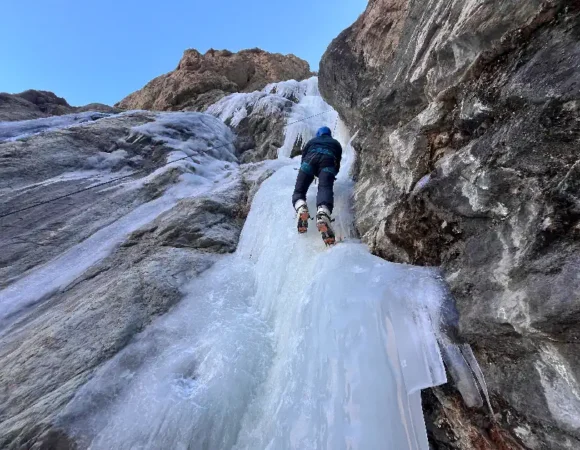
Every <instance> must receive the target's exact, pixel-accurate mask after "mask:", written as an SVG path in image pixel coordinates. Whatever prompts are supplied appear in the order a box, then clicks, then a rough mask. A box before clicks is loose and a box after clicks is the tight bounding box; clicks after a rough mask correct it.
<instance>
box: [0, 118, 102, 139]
mask: <svg viewBox="0 0 580 450" xmlns="http://www.w3.org/2000/svg"><path fill="white" fill-rule="evenodd" d="M109 116H111V114H107V113H100V112H82V113H78V114H66V115H64V116H55V117H46V118H43V119H34V120H21V121H17V122H0V142H3V141H15V140H17V139H24V138H26V137H28V136H32V135H34V134H38V133H42V132H44V131H51V130H56V129H59V128H67V127H70V126H74V125H79V124H82V123H86V122H92V121H94V120H98V119H102V118H104V117H109Z"/></svg>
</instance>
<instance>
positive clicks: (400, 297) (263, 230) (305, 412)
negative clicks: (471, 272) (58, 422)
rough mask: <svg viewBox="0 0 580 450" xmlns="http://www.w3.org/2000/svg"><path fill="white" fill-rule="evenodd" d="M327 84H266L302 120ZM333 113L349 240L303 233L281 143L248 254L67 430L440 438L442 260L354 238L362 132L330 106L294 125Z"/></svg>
mask: <svg viewBox="0 0 580 450" xmlns="http://www.w3.org/2000/svg"><path fill="white" fill-rule="evenodd" d="M316 82H317V80H316V79H315V78H314V79H311V80H307V81H304V82H301V83H298V82H287V83H285V84H280V85H279V86H278V87H277V89H274V88H273V87H272V86H270V87H269V88H267V91H265V92H264V94H266V96H271V97H275V96H274V95H272V93H273V92H275V93H276V95H282V96H283V95H284V93H285V92H292V95H293V96H294V98H296V99H297V100H298V102H297V103H296V105H295V107H294V111H293V112H292V114H291V117H289V118H288V123H292V122H293V121H296V120H297V119H299V116H301V117H302V118H304V117H310V116H315V115H317V114H319V113H323V112H324V111H325V110H330V106H329V105H327V104H326V103H325V102H324V101H323V100H322V98H321V97H320V96H319V94H318V90H317V88H316ZM247 95H251V94H247ZM258 97H259V99H261V100H262V99H263V98H265V97H264V95H259V96H258ZM232 99H233V100H232V101H234V100H235V101H236V102H238V104H239V105H240V106H239V107H235V106H233V107H232V105H226V106H229V109H228V110H229V111H230V113H231V115H234V114H238V115H240V114H241V115H243V111H241V109H240V108H243V107H244V104H245V103H246V101H247V100H248V99H247V98H246V99H244V98H240V95H239V94H238V95H236V96H235V97H232ZM226 101H227V99H226ZM248 101H249V100H248ZM262 101H264V100H262ZM224 110H225V108H224ZM335 121H336V122H335ZM324 124H326V125H329V126H330V127H331V128H333V129H335V130H336V136H337V138H338V139H339V140H340V141H341V142H342V143H343V145H344V147H345V161H343V169H342V172H341V174H340V176H339V179H338V181H337V184H336V197H337V200H336V202H337V204H336V210H335V216H336V218H337V220H336V228H337V230H336V231H337V236H338V237H339V238H342V239H343V241H342V242H341V243H339V244H338V245H337V246H335V247H334V248H331V249H327V248H325V246H324V244H323V242H322V240H321V239H320V236H319V235H318V233H317V232H316V230H315V227H312V229H311V230H310V231H309V233H308V234H307V235H298V234H297V233H296V230H295V228H296V227H295V222H294V211H293V209H292V206H291V201H290V198H291V194H292V190H293V187H294V181H295V177H296V174H297V168H298V165H299V162H298V161H296V160H291V159H289V158H287V154H288V152H287V151H286V150H281V151H280V155H281V156H280V159H281V160H282V161H283V162H284V163H285V164H283V166H282V167H281V168H280V169H279V170H278V171H277V172H276V173H275V174H274V175H273V176H272V177H271V178H269V179H268V180H267V181H265V182H264V183H263V185H262V186H261V188H260V190H259V192H258V193H257V195H256V197H255V199H254V201H253V205H252V208H251V211H250V214H249V217H248V219H247V221H246V223H245V227H244V230H243V233H242V237H241V241H240V243H239V246H238V249H237V252H236V253H235V254H233V255H230V256H227V257H225V258H224V259H222V260H221V261H220V262H218V263H217V264H216V265H215V266H213V267H212V268H211V269H210V270H208V271H207V272H205V273H203V274H202V275H201V276H200V277H199V278H196V279H194V280H192V281H191V282H190V284H189V285H187V286H186V288H185V290H184V299H183V300H182V301H181V303H180V304H179V305H178V306H177V307H176V308H175V309H174V310H172V311H171V312H170V313H169V314H166V315H165V316H163V317H161V318H159V319H158V320H157V321H156V322H154V323H153V324H152V325H151V326H150V327H149V328H148V329H146V330H145V331H144V332H143V333H141V335H140V336H139V337H138V339H136V340H135V341H134V342H133V343H132V344H130V345H129V346H128V347H127V348H125V349H124V350H123V351H122V352H121V353H120V354H118V355H117V356H115V357H114V358H113V359H112V360H111V361H110V362H109V363H108V364H107V365H106V366H105V367H103V368H102V369H101V370H100V371H99V373H98V374H97V375H96V376H95V377H94V378H93V379H92V380H91V381H90V382H89V383H88V384H87V385H86V386H84V387H83V388H82V389H81V391H80V392H79V393H78V394H77V396H76V397H75V399H74V400H73V401H72V402H71V404H70V405H69V406H68V408H67V410H66V411H65V413H64V416H66V418H67V420H64V416H63V423H70V422H71V420H70V419H71V417H75V412H76V411H81V410H82V411H86V410H87V408H86V406H87V404H90V405H92V406H93V408H92V410H93V411H94V413H93V414H92V415H91V416H89V417H81V418H79V419H78V420H76V422H74V423H75V425H74V427H73V429H72V430H70V431H71V432H72V433H73V434H74V435H75V436H76V437H77V438H78V439H79V441H80V442H84V443H85V444H86V445H87V446H89V447H90V448H91V449H94V450H97V449H111V448H115V449H176V450H178V449H184V450H185V449H192V450H193V449H195V450H197V449H210V450H214V449H215V450H217V449H251V450H259V449H271V450H283V449H300V450H302V449H320V448H325V449H333V450H335V449H336V450H339V449H364V450H371V449H392V450H404V449H421V450H426V449H427V448H428V444H427V435H426V431H425V424H424V420H423V413H422V408H421V397H420V390H421V389H423V388H426V387H429V386H434V385H439V384H442V383H444V382H445V381H446V377H445V370H444V367H443V363H442V361H441V356H440V353H439V348H438V344H437V338H436V330H437V327H438V322H439V310H440V306H441V304H442V302H443V299H444V297H445V289H444V287H443V286H442V284H441V281H440V279H439V278H438V275H437V272H436V271H432V270H430V269H426V268H419V267H413V266H405V265H398V264H392V263H389V262H386V261H384V260H382V259H379V258H377V257H374V256H372V255H371V254H370V253H369V251H368V250H367V248H366V247H365V246H364V245H363V244H361V243H360V242H359V241H358V240H357V239H356V237H355V235H354V232H353V229H352V222H353V216H352V212H351V203H350V199H351V194H352V189H353V182H352V181H351V180H350V179H349V177H348V169H349V167H350V166H351V164H352V162H353V158H354V152H353V149H352V146H351V145H350V143H349V142H350V140H351V136H350V133H349V130H347V129H346V127H345V126H344V124H343V123H342V122H340V120H339V119H338V118H337V114H336V112H334V111H332V110H330V112H328V113H326V114H320V115H317V116H315V117H312V118H311V119H308V120H305V121H303V122H300V123H299V124H294V125H290V126H288V127H287V130H286V131H287V132H286V136H287V139H289V140H292V139H296V138H297V136H298V135H300V136H302V137H303V138H308V137H309V134H310V135H312V134H313V133H314V131H315V129H316V128H317V127H318V126H320V125H324ZM287 144H288V143H287ZM315 190H316V186H313V187H312V188H311V191H310V193H309V194H310V195H309V206H310V208H311V209H312V210H315V205H314V204H313V203H312V200H314V199H315Z"/></svg>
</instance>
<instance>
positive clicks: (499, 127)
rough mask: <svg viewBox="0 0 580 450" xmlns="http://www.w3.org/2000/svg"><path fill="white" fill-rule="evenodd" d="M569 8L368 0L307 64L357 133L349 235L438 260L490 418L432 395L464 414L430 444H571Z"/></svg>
mask: <svg viewBox="0 0 580 450" xmlns="http://www.w3.org/2000/svg"><path fill="white" fill-rule="evenodd" d="M579 14H580V5H579V4H578V2H572V1H556V0H554V1H547V2H545V1H540V0H532V1H527V2H519V1H515V0H513V1H512V0H508V1H502V2H453V1H450V0H432V1H429V2H428V3H427V4H426V3H425V2H423V1H419V0H374V1H371V2H369V5H368V8H367V10H366V12H365V13H364V14H363V15H362V16H361V17H360V18H359V20H358V21H357V22H356V23H355V24H354V25H353V26H352V27H350V28H349V29H347V30H345V31H344V32H343V33H342V34H341V35H340V36H339V37H338V38H337V39H335V40H334V41H333V43H332V44H331V45H330V47H329V49H328V50H327V52H326V54H325V55H324V57H323V60H322V63H321V70H320V88H321V92H322V94H323V96H324V97H325V99H326V100H327V101H328V102H329V103H330V104H331V105H332V106H334V107H335V108H336V109H337V110H338V111H339V112H340V113H341V116H342V117H343V118H344V119H345V120H346V122H347V124H348V125H349V126H350V127H351V129H353V130H356V129H359V130H360V134H359V137H358V139H357V141H355V147H356V148H357V151H358V161H357V167H356V173H355V176H356V179H357V188H356V193H355V201H356V220H357V226H358V229H359V231H360V233H361V235H362V236H363V239H364V240H365V241H366V242H367V243H368V244H369V245H370V246H371V248H372V249H373V250H374V252H375V253H376V254H378V255H380V256H383V257H385V258H387V259H389V260H392V261H398V262H408V263H415V264H425V265H441V266H442V267H443V269H444V271H445V273H446V276H447V280H448V282H449V284H450V286H451V289H452V291H453V294H454V295H455V298H456V301H457V306H458V309H459V312H460V320H459V324H458V325H459V332H460V334H461V336H462V337H463V338H465V339H467V340H468V341H469V342H470V343H471V344H472V346H473V347H474V349H475V351H476V354H477V356H478V358H479V361H480V363H481V364H482V367H483V370H484V373H485V376H486V378H487V381H488V383H489V388H490V391H491V393H492V400H493V405H494V407H495V410H496V412H497V413H499V414H498V417H497V418H496V423H494V424H493V425H490V423H492V422H490V423H488V424H487V425H484V424H483V422H482V421H477V420H475V416H474V415H471V416H470V413H467V412H463V413H461V412H460V410H459V409H453V408H451V409H450V405H453V404H454V403H453V401H452V400H451V399H450V397H449V396H448V395H447V394H446V393H445V392H438V393H437V395H432V396H431V397H430V399H431V401H433V402H438V405H433V404H431V405H430V408H432V409H433V408H435V409H436V410H438V413H436V412H433V414H430V417H432V418H433V417H438V419H437V420H440V422H439V423H438V426H439V427H440V428H441V427H443V428H445V427H444V424H445V423H447V424H449V423H451V422H453V423H455V424H456V425H457V424H459V423H462V421H463V423H465V424H467V423H468V421H469V420H470V419H473V421H472V424H471V425H469V427H471V428H470V430H471V431H470V432H469V433H466V432H465V429H463V430H458V429H457V427H453V426H450V427H449V428H448V430H449V436H448V439H441V436H439V438H438V439H437V436H435V435H434V436H435V438H436V439H435V441H434V446H435V447H436V448H465V449H467V448H520V446H521V447H525V448H531V449H576V448H580V431H579V430H580V362H579V360H578V358H577V355H578V354H579V351H580V346H579V344H578V339H579V337H580V297H579V294H578V293H579V292H580V275H579V273H580V272H579V270H578V269H579V268H580V256H579V255H580V221H579V220H580V195H579V194H580V160H579V158H580V154H579V152H578V148H579V147H578V145H579V142H580V71H578V66H579V65H580V17H579ZM461 414H463V416H461ZM453 417H454V419H452V420H451V419H450V418H453ZM434 420H435V419H434ZM435 421H436V420H435ZM462 426H464V427H467V426H468V425H462ZM453 428H455V430H454V429H453ZM473 430H478V432H477V433H475V432H472V431H473ZM498 430H500V431H498ZM454 433H455V435H454ZM494 436H495V440H494V439H492V437H494ZM481 442H485V443H486V444H485V445H484V444H481Z"/></svg>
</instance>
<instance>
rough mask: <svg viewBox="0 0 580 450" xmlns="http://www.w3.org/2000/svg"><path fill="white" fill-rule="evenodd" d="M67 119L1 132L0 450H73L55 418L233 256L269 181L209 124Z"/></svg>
mask: <svg viewBox="0 0 580 450" xmlns="http://www.w3.org/2000/svg"><path fill="white" fill-rule="evenodd" d="M75 117H76V116H75ZM59 119H60V118H59ZM65 119H67V116H63V118H62V123H61V122H59V123H61V125H63V124H64V125H66V126H65V127H64V128H62V127H61V128H58V127H52V128H51V129H49V130H45V131H42V132H36V131H34V130H37V128H38V127H35V126H34V123H33V122H36V121H31V122H32V123H31V124H30V126H29V127H28V128H27V129H26V132H25V133H24V134H22V135H15V133H5V135H6V136H8V137H7V138H4V141H3V142H2V140H3V139H2V134H1V133H0V159H1V160H2V161H3V164H2V166H1V168H0V230H2V232H1V234H0V246H1V247H2V252H0V293H1V295H0V296H1V297H2V310H1V311H0V339H1V341H2V345H1V346H0V361H2V364H0V386H2V389H1V390H0V404H1V405H2V408H0V448H2V449H21V448H35V449H54V448H65V449H66V448H71V449H72V448H75V444H74V443H73V442H72V441H70V438H69V437H68V436H67V435H66V434H65V433H64V432H62V430H61V428H60V427H61V426H64V425H66V424H67V422H66V420H64V419H62V420H60V419H59V420H60V422H59V421H58V420H57V418H58V417H59V414H60V413H61V412H62V410H63V408H64V406H65V405H66V404H67V403H68V402H69V401H70V400H71V398H72V397H73V396H74V395H75V393H76V392H77V391H78V389H79V387H80V386H82V385H83V384H84V383H85V382H86V381H87V380H89V379H90V378H91V377H92V376H93V374H94V373H95V371H96V370H97V369H98V368H99V367H101V366H102V365H103V364H104V363H106V361H108V360H110V358H111V357H112V356H113V355H115V354H116V353H117V352H119V351H120V350H121V349H123V348H124V347H125V346H126V345H127V343H128V342H130V341H131V340H132V339H133V338H134V336H136V335H137V334H138V333H139V332H140V331H141V330H143V328H144V327H145V326H146V325H148V324H149V323H150V322H151V321H152V320H154V318H155V317H157V316H160V315H162V314H164V313H165V312H167V311H168V310H169V309H171V308H172V307H173V306H174V305H175V304H176V303H178V302H179V301H180V300H181V299H182V297H183V293H182V291H181V288H182V285H183V284H184V283H185V282H187V281H188V280H191V279H192V278H194V277H196V276H197V275H198V274H200V273H202V272H204V271H205V270H207V269H208V268H210V267H211V266H213V264H214V263H215V262H217V261H218V260H219V259H220V257H221V255H222V254H225V253H229V252H232V251H234V250H235V248H236V246H237V243H238V238H239V234H240V231H241V227H242V225H243V221H244V217H245V214H246V213H247V211H248V209H249V205H248V203H249V202H250V201H251V196H252V195H253V193H255V191H256V186H257V185H258V184H259V183H261V182H262V181H263V180H264V179H265V178H266V177H267V176H268V175H269V174H270V173H271V171H270V172H268V170H267V168H264V167H262V166H261V165H260V164H252V165H246V166H240V165H239V164H238V162H237V158H236V157H235V148H234V136H233V134H232V133H231V131H230V130H229V129H228V128H227V127H226V126H225V125H224V124H223V123H222V122H221V121H219V120H218V119H216V118H214V117H212V116H210V115H206V114H200V113H159V114H154V113H145V112H134V113H127V114H122V115H115V116H110V117H106V115H105V114H101V115H97V116H94V117H92V119H91V118H89V119H87V120H88V121H87V122H85V123H82V124H72V125H71V124H69V123H66V122H64V120H65ZM38 120H39V121H46V120H47V119H38ZM71 120H72V118H71ZM2 125H3V126H4V128H7V127H9V126H10V125H11V124H6V123H4V124H2ZM16 125H19V124H14V126H16ZM31 130H32V131H31ZM0 131H2V129H0ZM4 131H6V130H4ZM172 161H173V162H172ZM72 192H76V194H75V195H70V196H69V195H68V194H70V193H72ZM51 199H57V200H56V201H51V202H48V203H44V202H47V201H48V200H51ZM33 205H37V206H36V207H34V208H31V209H26V208H27V207H29V206H33ZM20 209H24V211H21V212H19V213H17V214H9V213H11V212H13V211H16V210H20ZM81 330H82V331H81ZM93 406H94V405H87V407H88V408H92V407H93ZM86 412H87V411H79V412H78V414H80V415H82V414H84V413H86ZM76 418H77V419H78V418H79V416H76ZM63 420H64V422H63ZM58 424H60V425H58Z"/></svg>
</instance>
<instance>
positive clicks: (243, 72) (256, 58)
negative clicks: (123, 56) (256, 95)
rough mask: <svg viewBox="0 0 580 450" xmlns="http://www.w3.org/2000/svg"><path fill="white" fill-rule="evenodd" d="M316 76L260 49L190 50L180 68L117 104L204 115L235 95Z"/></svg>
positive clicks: (289, 57) (299, 63) (303, 64)
mask: <svg viewBox="0 0 580 450" xmlns="http://www.w3.org/2000/svg"><path fill="white" fill-rule="evenodd" d="M310 76H312V73H311V71H310V68H309V66H308V63H307V62H306V61H304V60H302V59H300V58H298V57H296V56H294V55H281V54H279V53H268V52H265V51H263V50H260V49H257V48H255V49H250V50H242V51H240V52H238V53H232V52H230V51H227V50H213V49H212V50H209V51H207V52H206V53H205V54H203V55H202V54H201V53H200V52H198V51H197V50H194V49H189V50H186V51H185V52H184V54H183V57H182V59H181V61H180V62H179V64H178V66H177V68H176V69H175V70H174V71H172V72H170V73H168V74H165V75H161V76H159V77H157V78H155V79H154V80H152V81H150V82H149V83H148V84H147V85H146V86H145V87H143V89H141V90H139V91H137V92H134V93H133V94H131V95H129V96H128V97H126V98H125V99H123V100H121V101H120V102H119V103H117V105H116V106H117V107H119V108H122V109H146V110H155V111H180V110H188V111H203V110H205V109H206V108H207V107H208V106H210V105H212V104H214V103H216V102H217V101H218V100H220V99H221V98H222V97H224V96H226V95H227V94H230V93H233V92H253V91H259V90H261V89H262V88H264V87H265V86H266V85H267V84H269V83H274V82H279V81H286V80H291V79H295V80H298V81H299V80H303V79H305V78H308V77H310Z"/></svg>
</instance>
